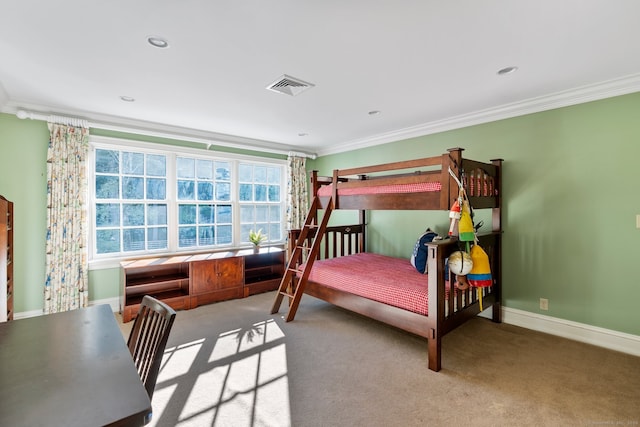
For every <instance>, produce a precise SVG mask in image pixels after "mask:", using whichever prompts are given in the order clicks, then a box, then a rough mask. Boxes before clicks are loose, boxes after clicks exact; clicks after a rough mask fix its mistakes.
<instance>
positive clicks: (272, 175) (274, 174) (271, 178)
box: [267, 167, 280, 184]
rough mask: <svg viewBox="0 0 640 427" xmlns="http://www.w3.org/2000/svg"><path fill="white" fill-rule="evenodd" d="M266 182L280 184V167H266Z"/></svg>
mask: <svg viewBox="0 0 640 427" xmlns="http://www.w3.org/2000/svg"><path fill="white" fill-rule="evenodd" d="M267 182H268V183H269V184H280V168H271V167H270V168H267Z"/></svg>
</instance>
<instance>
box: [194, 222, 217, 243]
mask: <svg viewBox="0 0 640 427" xmlns="http://www.w3.org/2000/svg"><path fill="white" fill-rule="evenodd" d="M215 243H216V235H215V232H214V227H213V225H208V226H206V227H198V244H199V245H203V246H209V245H214V244H215Z"/></svg>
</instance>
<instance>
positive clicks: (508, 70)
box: [497, 66, 518, 76]
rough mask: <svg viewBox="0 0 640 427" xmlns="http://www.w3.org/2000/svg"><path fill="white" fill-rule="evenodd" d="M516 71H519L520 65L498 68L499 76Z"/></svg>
mask: <svg viewBox="0 0 640 427" xmlns="http://www.w3.org/2000/svg"><path fill="white" fill-rule="evenodd" d="M516 71H518V67H513V66H511V67H505V68H503V69H501V70H498V73H497V74H498V75H499V76H504V75H507V74H511V73H515V72H516Z"/></svg>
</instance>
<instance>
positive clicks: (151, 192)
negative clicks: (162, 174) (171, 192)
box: [147, 178, 167, 200]
mask: <svg viewBox="0 0 640 427" xmlns="http://www.w3.org/2000/svg"><path fill="white" fill-rule="evenodd" d="M166 198H167V180H166V179H160V178H147V199H150V200H165V199H166Z"/></svg>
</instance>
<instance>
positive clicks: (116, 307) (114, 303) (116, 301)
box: [89, 297, 120, 313]
mask: <svg viewBox="0 0 640 427" xmlns="http://www.w3.org/2000/svg"><path fill="white" fill-rule="evenodd" d="M100 304H109V305H110V306H111V310H113V312H114V313H119V312H120V298H119V297H113V298H104V299H98V300H93V301H89V305H100Z"/></svg>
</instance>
